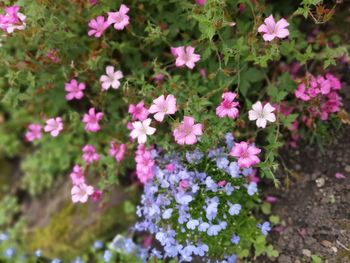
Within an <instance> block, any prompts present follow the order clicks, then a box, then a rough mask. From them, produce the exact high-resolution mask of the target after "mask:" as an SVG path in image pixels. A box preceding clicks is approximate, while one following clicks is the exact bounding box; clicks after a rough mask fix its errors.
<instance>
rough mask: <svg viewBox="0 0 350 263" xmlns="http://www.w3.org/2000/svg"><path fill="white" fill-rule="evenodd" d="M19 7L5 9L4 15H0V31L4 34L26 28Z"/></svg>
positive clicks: (24, 17)
mask: <svg viewBox="0 0 350 263" xmlns="http://www.w3.org/2000/svg"><path fill="white" fill-rule="evenodd" d="M19 9H20V7H19V6H17V5H13V6H9V7H6V8H5V14H4V15H0V29H1V30H3V31H5V32H6V33H9V34H10V33H13V32H14V31H15V30H23V29H25V28H26V23H25V21H26V16H25V15H24V14H22V13H20V12H19Z"/></svg>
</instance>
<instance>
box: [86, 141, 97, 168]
mask: <svg viewBox="0 0 350 263" xmlns="http://www.w3.org/2000/svg"><path fill="white" fill-rule="evenodd" d="M83 160H84V161H85V162H86V163H87V164H92V163H93V162H95V161H99V160H100V155H99V154H98V153H97V152H96V148H95V147H94V146H92V145H90V144H87V145H85V146H84V147H83Z"/></svg>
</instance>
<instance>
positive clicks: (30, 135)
mask: <svg viewBox="0 0 350 263" xmlns="http://www.w3.org/2000/svg"><path fill="white" fill-rule="evenodd" d="M41 129H42V127H41V125H40V124H34V123H31V124H29V125H28V129H27V132H26V134H25V138H26V139H27V141H29V142H32V141H35V140H38V139H40V138H41V136H42V134H41Z"/></svg>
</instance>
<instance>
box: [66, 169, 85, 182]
mask: <svg viewBox="0 0 350 263" xmlns="http://www.w3.org/2000/svg"><path fill="white" fill-rule="evenodd" d="M69 176H70V179H71V180H72V183H73V184H74V185H79V184H85V176H84V171H83V170H82V169H81V167H80V166H79V165H75V166H74V167H73V171H72V172H71V173H70V175H69Z"/></svg>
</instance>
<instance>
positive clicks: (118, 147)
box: [109, 141, 126, 162]
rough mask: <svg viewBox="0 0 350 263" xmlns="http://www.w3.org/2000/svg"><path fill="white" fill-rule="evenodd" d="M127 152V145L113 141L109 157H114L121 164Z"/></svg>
mask: <svg viewBox="0 0 350 263" xmlns="http://www.w3.org/2000/svg"><path fill="white" fill-rule="evenodd" d="M125 152H126V145H125V144H124V143H122V144H117V143H116V142H115V141H111V142H110V144H109V155H110V156H112V157H114V158H115V159H116V160H117V162H121V161H122V160H123V159H124V155H125Z"/></svg>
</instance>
